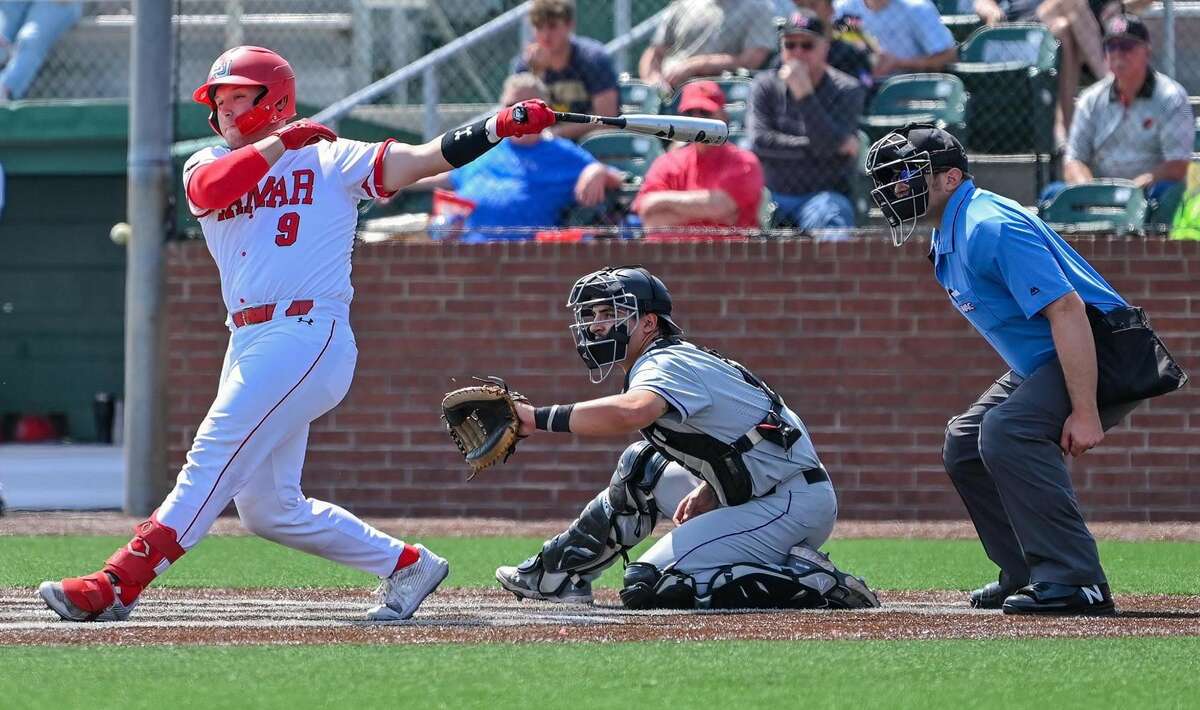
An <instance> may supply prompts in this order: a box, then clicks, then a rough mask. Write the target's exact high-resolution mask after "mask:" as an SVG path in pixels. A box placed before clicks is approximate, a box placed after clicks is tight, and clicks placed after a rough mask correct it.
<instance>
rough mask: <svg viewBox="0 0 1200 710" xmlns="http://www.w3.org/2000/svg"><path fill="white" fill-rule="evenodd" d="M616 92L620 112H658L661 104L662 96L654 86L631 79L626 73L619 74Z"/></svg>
mask: <svg viewBox="0 0 1200 710" xmlns="http://www.w3.org/2000/svg"><path fill="white" fill-rule="evenodd" d="M617 92H618V94H619V95H620V98H619V99H618V101H619V102H620V113H658V110H659V108H660V107H661V106H662V98H661V97H660V96H659V95H658V91H656V90H655V89H654V87H652V86H650V85H649V84H645V83H643V82H641V81H638V80H637V79H631V78H630V77H629V75H628V74H622V75H621V79H620V81H619V82H618V83H617Z"/></svg>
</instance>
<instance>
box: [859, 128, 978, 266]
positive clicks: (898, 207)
mask: <svg viewBox="0 0 1200 710" xmlns="http://www.w3.org/2000/svg"><path fill="white" fill-rule="evenodd" d="M949 168H958V169H959V170H961V171H963V172H964V173H965V172H967V152H966V151H965V150H963V147H962V144H961V143H959V142H958V139H957V138H955V137H954V136H952V135H950V134H949V133H947V132H946V131H944V130H942V129H941V128H938V127H937V126H934V125H933V124H929V123H909V124H907V125H906V126H904V127H903V128H900V129H897V130H895V131H892V132H891V133H889V134H887V135H886V136H884V137H883V138H880V139H879V140H878V141H876V142H875V144H874V145H872V146H871V150H870V151H869V152H868V153H867V175H869V176H870V177H871V180H872V181H873V182H874V183H875V189H873V190H871V199H873V200H874V201H875V204H877V205H879V209H880V210H882V211H883V216H884V218H885V219H887V221H888V226H889V227H890V228H891V231H892V243H893V244H895V245H896V246H900V245H901V244H903V243H904V242H905V240H906V239H908V238H909V237H910V236H912V233H913V230H914V229H915V228H916V226H917V220H919V219H920V218H921V217H924V216H925V213H926V212H928V211H929V182H928V178H929V176H931V175H932V174H933V173H934V172H940V171H942V170H946V169H949ZM901 185H903V187H902V188H900V190H899V193H900V194H897V188H898V187H900V186H901Z"/></svg>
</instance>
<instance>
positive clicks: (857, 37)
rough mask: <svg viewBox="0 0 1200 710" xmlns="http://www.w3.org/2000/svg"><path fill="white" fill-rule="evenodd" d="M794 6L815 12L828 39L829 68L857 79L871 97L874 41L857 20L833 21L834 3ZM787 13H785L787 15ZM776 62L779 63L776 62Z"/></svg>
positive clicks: (808, 0) (807, 1)
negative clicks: (858, 25) (823, 26)
mask: <svg viewBox="0 0 1200 710" xmlns="http://www.w3.org/2000/svg"><path fill="white" fill-rule="evenodd" d="M794 4H795V7H799V8H807V9H809V10H812V11H813V12H815V13H817V17H819V18H820V19H821V23H822V24H824V25H825V28H826V33H825V35H826V37H828V38H829V57H828V59H826V61H827V62H829V66H831V67H833V68H834V69H837V70H838V71H840V72H842V73H843V74H849V75H850V76H852V77H854V78H855V79H858V83H860V84H862V85H863V88H865V89H866V90H867V95H868V96H870V94H871V92H872V91H873V89H874V87H875V76H874V74H873V69H874V66H875V59H874V55H875V49H876V47H875V40H874V38H872V37H870V36H868V35H867V34H866V33H865V32H863V30H862V28H861V27H856V26H855V25H856V24H862V23H861V22H860V21H854V22H851V21H848V20H847V19H845V18H840V19H837V20H835V19H834V12H833V0H794ZM787 14H788V13H784V15H785V16H786V15H787ZM778 63H780V64H781V63H782V60H779V62H778Z"/></svg>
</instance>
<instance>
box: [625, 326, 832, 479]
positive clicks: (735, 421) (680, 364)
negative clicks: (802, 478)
mask: <svg viewBox="0 0 1200 710" xmlns="http://www.w3.org/2000/svg"><path fill="white" fill-rule="evenodd" d="M628 389H629V390H635V389H641V390H649V391H651V392H654V393H655V394H657V395H659V396H661V397H662V398H663V399H665V400H666V401H667V402H668V403H669V404H670V405H671V410H670V411H668V412H667V414H666V415H664V416H663V417H661V418H660V419H659V420H658V422H657V424H658V425H659V426H662V427H664V428H666V429H671V430H674V431H679V432H683V433H688V434H705V435H707V436H711V437H713V438H715V439H718V440H720V441H721V442H722V443H726V444H729V443H732V442H734V441H736V440H737V439H738V438H739V437H741V436H742V435H743V434H745V433H746V432H748V431H749V430H751V429H752V428H754V427H755V426H756V425H757V424H759V423H760V422H761V421H762V420H763V417H765V416H766V415H767V413H768V412H770V411H771V400H770V398H768V397H767V395H766V393H764V392H763V391H762V389H760V388H759V387H756V386H754V385H752V384H750V383H749V382H747V381H746V380H745V379H744V378H743V377H742V374H741V373H740V372H739V371H738V370H737V369H736V368H734V367H733V366H731V365H730V364H729V363H727V362H725V361H724V360H722V359H720V358H719V357H716V356H714V355H712V354H710V353H707V352H704V351H703V350H701V349H700V348H697V347H696V346H695V345H693V344H691V343H688V342H686V341H685V342H680V343H679V344H677V345H671V346H669V347H660V348H656V349H652V350H649V351H648V352H646V353H644V354H642V356H641V357H639V358H638V359H637V361H636V362H634V364H633V367H632V368H630V371H629V386H628ZM780 414H781V416H782V417H783V418H784V419H785V420H786V421H787V422H788V423H789V424H791V425H792V426H793V427H796V428H797V429H799V430H800V431H801V433H802V436H801V437H800V439H799V440H797V441H796V443H794V444H793V445H792V446H791V448H789V449H787V450H784V449H783V448H781V447H779V446H777V445H775V444H772V443H770V442H767V441H762V442H760V443H759V444H758V445H756V446H755V447H754V448H752V449H750V450H749V451H747V452H746V453H745V454H743V460H744V461H745V462H746V468H747V469H748V470H749V471H750V476H751V479H752V481H753V490H754V496H755V497H759V496H762V495H764V494H766V493H767V492H768V491H770V490H771V489H772V488H775V487H776V486H777V485H778V484H780V483H783V482H786V481H789V480H791V479H792V478H794V477H796V476H797V475H799V474H800V473H801V472H802V471H804V470H805V469H814V468H820V467H821V461H820V459H818V458H817V452H816V451H815V450H814V449H813V444H812V439H811V438H810V437H809V434H808V430H807V429H806V428H805V426H804V423H803V422H802V421H800V417H798V416H796V413H795V412H793V411H792V410H791V409H789V408H787V407H786V406H785V407H784V408H783V411H782V412H781V413H780Z"/></svg>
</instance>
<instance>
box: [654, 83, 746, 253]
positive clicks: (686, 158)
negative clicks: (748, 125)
mask: <svg viewBox="0 0 1200 710" xmlns="http://www.w3.org/2000/svg"><path fill="white" fill-rule="evenodd" d="M679 113H681V114H683V115H684V116H698V117H701V118H717V119H720V120H722V121H723V120H725V119H726V115H725V94H724V93H723V92H722V91H721V87H720V86H718V85H717V83H716V82H715V81H707V80H704V81H693V82H689V83H687V84H686V85H684V87H683V93H682V96H681V97H680V99H679ZM762 192H763V170H762V166H761V165H759V162H758V158H756V157H755V156H754V154H753V153H751V152H750V151H748V150H744V149H742V148H739V147H737V146H736V145H733V144H732V143H725V144H723V145H705V144H702V143H689V144H687V145H685V146H683V147H681V148H676V149H675V150H672V151H670V152H669V153H666V154H665V155H662V156H659V157H658V158H657V159H656V160H655V161H654V164H653V165H651V166H650V170H648V171H647V172H646V178H645V180H644V181H643V182H642V189H641V190H640V191H639V192H638V196H637V199H635V200H634V202H633V211H634V212H635V213H637V215H638V216H639V217H640V218H641V220H642V226H643V227H644V228H645V230H646V238H647V239H660V240H662V239H686V238H693V239H697V238H699V239H703V238H708V239H715V238H729V237H739V236H746V235H748V234H750V233H752V232H754V231H757V229H758V208H759V206H760V204H761V203H762ZM681 227H682V229H680V228H681Z"/></svg>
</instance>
